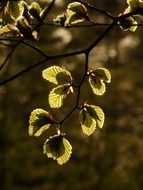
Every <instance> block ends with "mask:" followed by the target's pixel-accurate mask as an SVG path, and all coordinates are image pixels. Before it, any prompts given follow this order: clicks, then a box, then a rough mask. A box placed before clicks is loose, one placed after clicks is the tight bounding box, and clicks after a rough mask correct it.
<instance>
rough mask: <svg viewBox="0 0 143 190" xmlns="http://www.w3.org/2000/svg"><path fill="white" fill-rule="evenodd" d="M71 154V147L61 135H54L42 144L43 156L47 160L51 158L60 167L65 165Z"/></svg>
mask: <svg viewBox="0 0 143 190" xmlns="http://www.w3.org/2000/svg"><path fill="white" fill-rule="evenodd" d="M71 153H72V146H71V145H70V143H69V141H68V140H67V139H66V138H64V137H63V136H61V135H55V136H52V137H50V138H49V139H47V140H46V141H45V143H44V154H46V155H47V157H48V158H53V159H54V160H56V161H57V162H58V164H60V165H62V164H64V163H66V162H67V161H68V160H69V158H70V156H71Z"/></svg>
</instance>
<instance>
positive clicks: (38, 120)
mask: <svg viewBox="0 0 143 190" xmlns="http://www.w3.org/2000/svg"><path fill="white" fill-rule="evenodd" d="M53 123H54V122H53V119H52V116H51V115H50V114H49V113H48V112H47V111H45V110H43V109H35V110H33V111H32V112H31V115H30V119H29V135H30V136H40V135H41V134H42V133H43V132H44V131H45V130H47V129H48V128H49V127H50V125H51V124H53Z"/></svg>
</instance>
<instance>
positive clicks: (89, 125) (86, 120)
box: [79, 104, 104, 135]
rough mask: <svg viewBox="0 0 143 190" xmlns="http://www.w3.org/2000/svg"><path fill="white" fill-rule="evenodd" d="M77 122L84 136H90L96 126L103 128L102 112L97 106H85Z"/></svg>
mask: <svg viewBox="0 0 143 190" xmlns="http://www.w3.org/2000/svg"><path fill="white" fill-rule="evenodd" d="M79 120H80V123H81V127H82V130H83V132H84V133H85V134H86V135H91V134H92V133H93V132H94V130H95V129H96V127H97V126H98V127H100V128H102V127H103V124H104V112H103V111H102V109H101V108H100V107H98V106H94V105H88V104H85V105H84V108H83V109H82V110H81V111H80V113H79Z"/></svg>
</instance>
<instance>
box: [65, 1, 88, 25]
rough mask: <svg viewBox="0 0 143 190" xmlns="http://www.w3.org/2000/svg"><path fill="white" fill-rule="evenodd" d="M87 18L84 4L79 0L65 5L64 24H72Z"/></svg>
mask: <svg viewBox="0 0 143 190" xmlns="http://www.w3.org/2000/svg"><path fill="white" fill-rule="evenodd" d="M85 19H87V20H88V14H87V10H86V8H85V6H84V5H82V4H81V3H79V2H74V3H70V4H69V5H68V7H67V20H66V22H65V25H67V26H68V25H72V24H77V23H80V22H83V21H84V20H85Z"/></svg>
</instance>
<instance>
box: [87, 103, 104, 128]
mask: <svg viewBox="0 0 143 190" xmlns="http://www.w3.org/2000/svg"><path fill="white" fill-rule="evenodd" d="M85 107H86V109H87V112H88V113H89V114H90V115H91V116H92V117H93V118H94V119H95V121H96V124H97V126H98V127H99V128H102V127H103V124H104V119H105V116H104V112H103V110H102V109H101V108H100V107H98V106H95V105H88V104H87V105H86V106H85Z"/></svg>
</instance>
